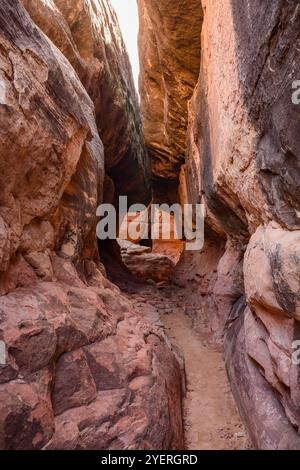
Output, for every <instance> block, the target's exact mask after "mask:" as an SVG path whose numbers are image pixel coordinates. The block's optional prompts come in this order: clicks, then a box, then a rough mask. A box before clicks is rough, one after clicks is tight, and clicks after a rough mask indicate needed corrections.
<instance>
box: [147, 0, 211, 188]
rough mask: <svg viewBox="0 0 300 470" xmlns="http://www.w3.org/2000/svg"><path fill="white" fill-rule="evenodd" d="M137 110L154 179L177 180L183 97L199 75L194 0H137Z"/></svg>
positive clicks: (182, 140) (184, 122)
mask: <svg viewBox="0 0 300 470" xmlns="http://www.w3.org/2000/svg"><path fill="white" fill-rule="evenodd" d="M138 6H139V13H140V38H139V45H140V56H141V58H142V59H144V60H142V61H141V77H140V83H141V97H142V99H141V111H142V121H143V126H144V131H145V139H146V144H147V146H148V148H149V150H150V154H151V157H152V172H153V175H154V177H155V179H158V180H160V179H163V184H164V187H167V185H168V184H170V180H171V181H172V180H175V181H177V180H178V176H179V171H180V166H181V165H182V163H183V162H184V158H185V149H186V127H187V100H188V99H190V98H191V96H192V93H193V89H194V87H195V84H196V82H197V79H198V75H199V65H200V32H201V23H202V9H201V2H200V0H184V1H180V2H172V1H160V0H138Z"/></svg>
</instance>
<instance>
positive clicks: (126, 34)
mask: <svg viewBox="0 0 300 470" xmlns="http://www.w3.org/2000/svg"><path fill="white" fill-rule="evenodd" d="M110 1H111V4H112V6H113V7H114V9H115V11H116V13H117V15H118V20H119V23H120V27H121V30H122V34H123V38H124V41H125V44H126V47H127V51H128V54H129V58H130V62H131V65H132V71H133V77H134V82H135V86H136V89H137V91H138V78H139V68H140V67H139V55H138V46H137V38H138V31H139V17H138V9H137V3H136V0H110Z"/></svg>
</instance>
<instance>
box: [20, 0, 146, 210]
mask: <svg viewBox="0 0 300 470" xmlns="http://www.w3.org/2000/svg"><path fill="white" fill-rule="evenodd" d="M22 3H23V4H24V6H25V8H26V9H27V11H28V12H29V14H30V16H31V17H32V19H33V20H34V22H35V23H36V24H37V25H38V26H39V27H40V28H41V29H42V31H43V32H44V33H45V34H46V35H47V36H48V37H49V38H50V39H51V41H52V42H53V43H54V44H55V45H56V46H57V47H58V48H59V49H60V50H61V52H62V53H63V54H64V55H65V56H66V57H67V58H68V60H69V61H70V63H71V64H72V66H73V67H74V69H75V70H76V72H77V74H78V75H79V77H80V79H81V81H82V83H83V85H84V86H85V88H86V90H87V92H88V94H89V96H90V97H91V99H92V101H93V103H94V105H95V113H96V123H97V128H98V131H99V134H100V137H101V140H102V142H103V144H104V147H105V169H106V171H107V173H108V175H109V176H110V177H111V178H112V179H113V181H114V184H115V189H116V196H118V195H128V198H129V203H134V202H136V201H137V200H138V201H140V202H143V203H148V202H149V200H150V199H151V191H150V184H149V181H150V179H149V160H148V155H147V152H146V150H145V146H144V140H143V135H142V132H141V121H140V114H139V104H138V98H137V94H136V91H135V87H134V83H133V77H132V71H131V66H130V62H129V59H128V55H127V51H126V48H125V45H124V42H123V39H122V36H121V32H120V29H119V25H118V21H117V18H116V14H115V12H114V10H113V9H112V7H111V4H110V2H109V1H106V0H105V1H103V0H72V1H65V0H49V1H47V2H45V1H43V0H22Z"/></svg>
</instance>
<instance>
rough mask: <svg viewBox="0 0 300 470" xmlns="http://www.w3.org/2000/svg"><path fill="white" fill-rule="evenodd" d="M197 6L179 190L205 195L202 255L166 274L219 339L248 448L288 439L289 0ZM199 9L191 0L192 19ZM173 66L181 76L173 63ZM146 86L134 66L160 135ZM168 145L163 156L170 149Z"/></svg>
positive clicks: (297, 441) (294, 187)
mask: <svg viewBox="0 0 300 470" xmlns="http://www.w3.org/2000/svg"><path fill="white" fill-rule="evenodd" d="M144 3H145V4H146V6H147V8H146V11H147V12H148V13H147V14H148V16H150V20H149V18H148V17H146V15H145V18H146V19H145V20H144V21H145V24H149V23H150V24H151V27H152V29H154V30H155V24H156V23H155V21H156V13H154V12H153V11H152V10H151V5H152V3H153V2H152V1H151V0H149V1H148V2H147V1H145V2H144ZM188 3H189V6H190V7H192V5H193V6H194V7H195V2H193V1H190V2H188ZM201 3H202V10H203V16H204V20H203V26H202V33H201V67H200V75H199V80H198V83H197V85H196V87H195V89H194V93H193V97H192V99H191V100H190V102H189V103H187V99H188V98H189V97H188V96H186V95H181V98H182V99H183V98H185V103H186V105H187V106H188V119H189V124H188V131H187V151H186V155H185V156H186V158H185V160H186V165H185V178H186V188H187V196H186V197H187V198H188V200H189V202H193V203H197V202H204V203H205V204H206V208H207V217H206V242H205V248H204V250H203V251H202V252H201V253H195V254H191V253H186V254H185V256H184V257H183V258H182V260H181V262H180V263H179V265H178V269H177V273H176V276H175V280H176V282H178V283H184V284H185V285H188V286H190V287H191V290H192V291H193V295H194V296H196V297H197V298H198V301H199V306H200V309H199V311H200V314H201V315H206V316H207V317H208V318H209V319H210V321H211V325H212V328H213V329H214V331H215V333H216V337H217V338H218V339H221V338H223V339H224V340H225V355H226V362H227V368H228V373H229V377H230V380H231V384H232V388H233V391H234V395H235V397H236V401H237V403H238V405H239V408H240V411H241V414H242V416H243V417H244V420H245V422H246V424H247V426H248V429H249V432H250V435H251V437H252V440H253V443H254V445H255V446H256V447H259V448H263V449H277V448H279V449H284V448H299V447H300V437H299V426H300V415H299V391H300V386H299V370H300V369H299V365H297V364H296V363H295V362H293V360H292V357H293V352H294V349H293V341H295V340H298V338H299V299H300V275H299V263H300V261H299V260H300V257H299V256H300V251H299V250H300V243H299V241H300V239H299V233H300V232H299V229H300V225H299V224H300V219H299V205H300V198H299V184H298V182H299V177H300V174H299V172H300V166H299V162H300V157H299V151H300V141H299V117H300V107H299V106H297V105H295V104H293V103H292V93H293V89H292V84H293V81H295V80H299V79H300V78H299V77H300V65H299V64H300V61H299V51H300V48H299V41H300V35H299V31H300V9H299V4H298V2H297V1H290V2H286V1H284V0H276V1H271V0H270V1H268V0H267V1H264V2H260V1H256V0H253V1H251V2H241V1H240V0H225V1H223V2H220V1H218V0H202V2H201ZM202 10H201V8H200V5H197V8H196V9H195V10H194V11H193V18H196V17H197V15H198V17H199V16H200V15H202ZM142 11H143V10H142ZM160 11H163V12H164V20H163V22H161V23H160V25H158V24H156V27H157V29H158V30H159V33H157V34H161V35H165V36H167V38H165V39H164V41H162V42H163V44H164V43H167V42H168V41H169V40H171V38H173V37H174V35H175V36H176V34H178V35H179V36H181V38H182V40H184V39H185V40H186V41H189V39H191V38H194V33H193V32H192V33H191V36H189V30H191V31H193V30H192V25H193V24H194V23H193V22H192V21H191V18H190V28H186V31H185V33H184V35H183V34H182V32H181V21H182V20H181V18H179V17H178V18H177V22H175V24H174V31H175V32H173V33H172V34H170V32H169V31H168V30H167V29H166V28H164V27H163V26H161V25H164V24H166V23H168V18H169V16H170V18H172V11H171V10H170V15H169V2H168V1H167V0H166V1H163V2H160ZM142 18H143V16H142ZM144 27H145V26H144ZM148 29H149V30H150V31H151V28H148ZM153 34H154V33H152V35H153ZM187 38H188V39H187ZM141 40H143V33H142V36H141ZM150 45H151V42H150ZM144 47H145V48H146V46H145V45H144ZM147 47H148V49H149V47H150V46H149V45H148V46H147ZM198 52H199V49H198ZM153 56H154V57H156V60H158V58H159V61H160V62H164V60H165V61H166V60H167V57H168V56H167V54H166V53H165V51H164V50H163V48H161V47H159V46H158V47H157V50H156V51H155V50H154V48H150V51H148V54H146V57H144V67H147V66H148V65H149V63H150V64H151V63H155V59H153ZM199 58H200V57H199ZM172 65H173V67H174V75H175V76H176V77H178V76H181V71H182V69H181V67H178V64H177V62H176V60H174V61H173V63H172ZM160 80H163V73H161V74H160ZM158 81H159V79H157V80H156V82H158ZM143 82H144V83H143ZM156 82H154V83H156ZM151 87H152V81H151V79H150V78H149V77H147V76H145V75H144V76H143V77H142V89H144V90H145V89H148V91H149V90H150V92H149V93H148V95H147V96H146V97H145V98H144V104H143V106H144V109H145V108H146V107H147V106H149V103H152V113H153V114H156V119H157V121H159V125H160V126H161V127H160V129H161V132H160V135H164V136H165V135H168V129H169V128H168V126H167V124H166V121H165V120H164V119H162V117H161V115H159V114H158V113H157V109H160V108H159V106H158V103H162V102H166V100H167V96H168V92H167V91H166V89H164V88H159V87H156V88H155V89H154V88H153V87H152V92H151ZM151 93H152V94H151ZM142 98H143V96H142ZM174 98H175V96H174ZM176 98H177V95H176ZM150 106H151V105H150ZM174 132H175V131H174ZM145 134H146V141H149V140H151V139H152V136H153V132H152V130H151V128H150V127H149V125H148V123H147V121H146V122H145ZM157 138H158V139H160V143H161V145H165V140H164V139H163V138H161V137H160V136H159V135H158V136H157ZM157 147H158V148H159V145H158V146H157ZM169 151H170V152H171V153H172V156H174V148H173V147H172V146H169ZM160 155H161V154H160V151H158V153H157V154H156V156H155V157H154V167H156V161H157V159H160V161H161V158H160ZM171 164H172V158H171V159H170V160H169V166H170V165H171ZM169 166H168V165H166V168H169Z"/></svg>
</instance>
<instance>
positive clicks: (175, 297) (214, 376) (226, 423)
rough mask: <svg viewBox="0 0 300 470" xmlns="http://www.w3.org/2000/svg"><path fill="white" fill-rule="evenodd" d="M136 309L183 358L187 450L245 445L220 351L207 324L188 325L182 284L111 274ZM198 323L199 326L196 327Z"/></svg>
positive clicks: (185, 295) (246, 440)
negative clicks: (166, 283)
mask: <svg viewBox="0 0 300 470" xmlns="http://www.w3.org/2000/svg"><path fill="white" fill-rule="evenodd" d="M115 282H116V283H117V284H118V285H119V287H120V288H121V290H122V291H123V292H124V293H125V294H126V295H128V297H129V298H130V300H131V301H132V302H133V304H134V305H135V308H136V309H137V310H138V312H139V313H140V315H143V316H144V317H146V318H147V319H149V321H152V322H153V323H155V324H157V326H160V327H162V328H164V330H165V332H166V334H167V335H168V336H169V338H170V340H171V342H172V343H173V344H174V345H175V346H176V347H177V348H178V349H179V351H180V353H181V355H182V357H183V358H184V361H185V368H186V380H187V395H186V398H185V401H184V409H185V439H186V448H187V449H189V450H243V449H248V448H251V447H250V444H249V439H248V437H247V434H246V432H245V429H244V426H243V424H242V421H241V418H240V416H239V413H238V411H237V407H236V405H235V402H234V399H233V396H232V394H231V390H230V385H229V382H228V379H227V374H226V370H225V364H224V359H223V353H222V352H221V351H220V350H218V349H217V348H216V347H215V346H214V345H213V343H212V341H211V334H210V333H208V330H209V328H208V327H207V325H206V324H205V320H204V319H203V325H201V321H202V320H201V319H200V325H199V323H198V324H197V331H196V330H195V329H194V328H193V324H192V320H191V318H190V317H189V316H188V315H187V314H186V311H187V308H186V305H187V304H188V303H189V302H188V301H187V300H188V299H189V297H188V294H187V292H186V291H185V289H184V288H179V287H177V286H172V285H166V286H165V287H158V286H156V285H155V283H152V284H151V283H150V284H149V283H144V282H139V283H135V282H134V281H133V278H127V276H124V275H123V276H121V277H119V278H115ZM199 326H200V328H199Z"/></svg>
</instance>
